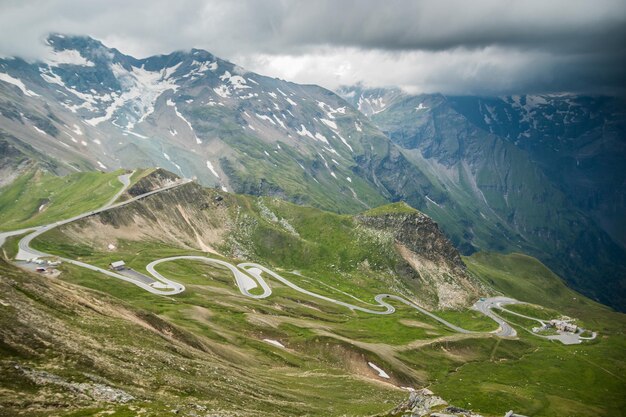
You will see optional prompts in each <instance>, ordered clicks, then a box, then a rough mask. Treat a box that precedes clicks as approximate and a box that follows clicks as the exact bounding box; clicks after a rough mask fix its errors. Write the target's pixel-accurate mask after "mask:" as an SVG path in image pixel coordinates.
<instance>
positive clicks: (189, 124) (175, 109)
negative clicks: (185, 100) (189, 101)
mask: <svg viewBox="0 0 626 417" xmlns="http://www.w3.org/2000/svg"><path fill="white" fill-rule="evenodd" d="M165 104H167V105H168V106H170V107H174V113H176V116H178V118H179V119H181V120H182V121H183V122H185V123H186V124H187V126H189V130H191V133H192V134H193V137H194V139H195V140H196V143H197V144H198V145H200V144H202V141H201V140H200V139H199V138H198V136H196V131H195V130H193V126H191V123H190V122H189V120H187V119H185V116H183V115H182V114H181V113H180V112H179V111H178V107H176V103H174V102H173V101H172V100H170V99H169V98H168V99H167V101H166V102H165ZM170 133H171V131H170ZM177 133H178V132H177Z"/></svg>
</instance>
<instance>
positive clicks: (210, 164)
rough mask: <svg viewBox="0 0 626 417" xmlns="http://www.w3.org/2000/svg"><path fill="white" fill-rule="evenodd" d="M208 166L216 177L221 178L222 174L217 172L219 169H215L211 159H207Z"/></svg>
mask: <svg viewBox="0 0 626 417" xmlns="http://www.w3.org/2000/svg"><path fill="white" fill-rule="evenodd" d="M206 167H207V168H209V170H210V171H211V173H212V174H213V175H215V178H219V177H220V176H219V175H218V174H217V171H215V168H213V164H212V163H211V161H206Z"/></svg>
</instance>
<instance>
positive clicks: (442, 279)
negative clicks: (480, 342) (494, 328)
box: [356, 206, 481, 308]
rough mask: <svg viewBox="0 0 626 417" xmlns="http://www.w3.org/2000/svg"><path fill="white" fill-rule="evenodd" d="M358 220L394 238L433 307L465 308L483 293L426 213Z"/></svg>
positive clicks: (457, 254) (392, 214) (457, 253)
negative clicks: (429, 295)
mask: <svg viewBox="0 0 626 417" xmlns="http://www.w3.org/2000/svg"><path fill="white" fill-rule="evenodd" d="M405 208H406V209H409V210H410V208H409V207H408V206H405ZM356 221H357V222H358V223H359V224H361V225H363V226H364V227H367V228H370V229H374V230H378V231H381V232H387V233H390V234H391V235H392V237H393V239H394V242H395V246H396V250H397V252H398V253H399V254H400V256H401V257H402V258H403V259H404V260H405V261H406V262H407V263H408V265H410V266H411V268H412V269H413V270H414V271H416V272H417V275H418V284H417V289H418V291H419V292H425V293H431V294H432V296H433V298H434V302H433V303H432V305H433V306H437V307H445V308H456V307H461V306H465V305H467V304H468V303H470V302H471V300H472V299H473V298H475V297H477V296H478V295H479V294H480V293H481V288H480V284H479V283H478V282H476V281H475V280H474V279H473V278H471V277H470V276H469V275H468V274H467V272H466V267H465V264H464V263H463V261H462V259H461V256H460V254H459V252H458V250H457V249H456V248H455V247H454V246H453V245H452V243H451V242H450V240H449V239H448V238H447V237H446V236H445V235H444V234H443V233H442V232H441V231H440V230H439V226H438V225H437V223H436V222H434V221H433V220H432V219H431V218H430V217H428V216H426V215H425V214H423V213H420V212H418V211H416V210H410V211H409V212H406V213H403V212H400V213H398V212H390V213H381V214H375V215H368V214H367V213H365V214H361V215H358V216H356Z"/></svg>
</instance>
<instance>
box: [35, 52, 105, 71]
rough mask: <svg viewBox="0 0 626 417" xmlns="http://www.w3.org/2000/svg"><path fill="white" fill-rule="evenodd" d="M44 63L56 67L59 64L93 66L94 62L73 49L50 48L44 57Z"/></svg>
mask: <svg viewBox="0 0 626 417" xmlns="http://www.w3.org/2000/svg"><path fill="white" fill-rule="evenodd" d="M44 61H45V63H46V64H48V65H49V66H51V67H57V66H59V65H79V66H82V67H93V66H95V65H96V64H94V63H93V62H91V61H89V60H88V59H86V58H85V57H84V56H82V55H81V54H80V52H78V51H77V50H75V49H64V50H62V51H55V50H53V49H50V50H49V52H48V56H47V57H46V58H45V60H44Z"/></svg>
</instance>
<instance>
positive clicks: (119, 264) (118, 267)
mask: <svg viewBox="0 0 626 417" xmlns="http://www.w3.org/2000/svg"><path fill="white" fill-rule="evenodd" d="M109 267H110V268H111V269H113V270H114V271H123V270H124V269H126V264H125V263H124V261H115V262H111V263H110V264H109Z"/></svg>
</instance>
